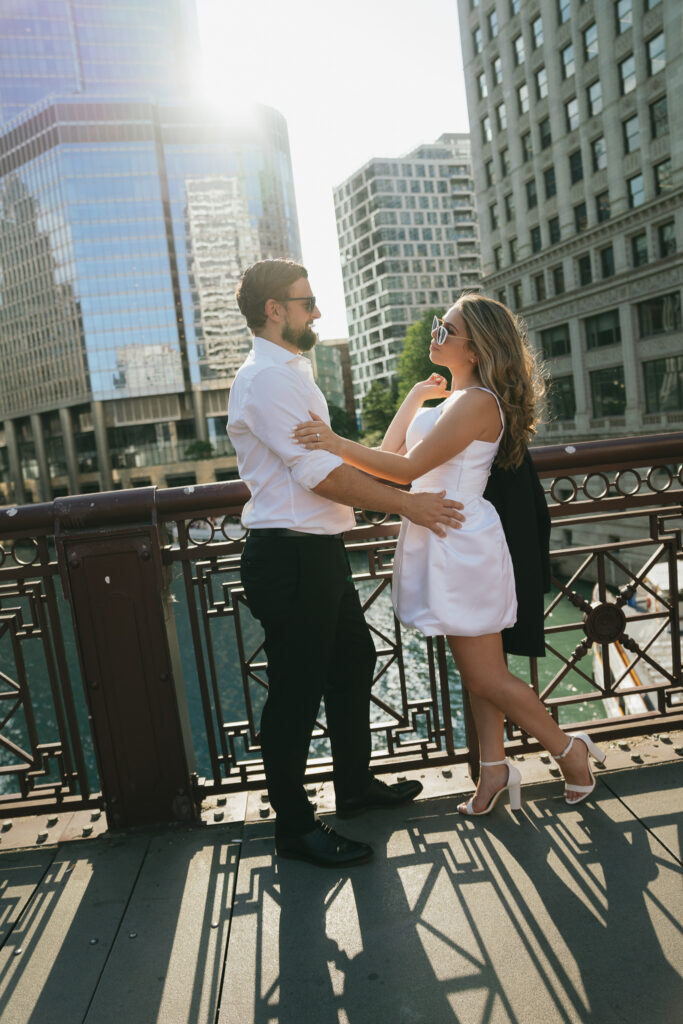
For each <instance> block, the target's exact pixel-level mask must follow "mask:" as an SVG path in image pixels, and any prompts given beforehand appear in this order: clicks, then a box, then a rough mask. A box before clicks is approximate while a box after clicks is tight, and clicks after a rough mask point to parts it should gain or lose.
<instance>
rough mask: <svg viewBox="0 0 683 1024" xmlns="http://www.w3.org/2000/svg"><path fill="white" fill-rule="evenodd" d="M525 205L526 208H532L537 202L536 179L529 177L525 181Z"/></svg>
mask: <svg viewBox="0 0 683 1024" xmlns="http://www.w3.org/2000/svg"><path fill="white" fill-rule="evenodd" d="M525 187H526V205H527V210H533V208H534V206H536V205H537V204H538V192H537V191H536V179H535V178H530V179H529V181H527V183H526V186H525Z"/></svg>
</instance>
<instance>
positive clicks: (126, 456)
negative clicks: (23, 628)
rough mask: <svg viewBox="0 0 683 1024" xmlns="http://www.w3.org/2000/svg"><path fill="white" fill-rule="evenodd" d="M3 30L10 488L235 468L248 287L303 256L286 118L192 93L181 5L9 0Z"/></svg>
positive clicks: (214, 475)
mask: <svg viewBox="0 0 683 1024" xmlns="http://www.w3.org/2000/svg"><path fill="white" fill-rule="evenodd" d="M20 15H21V16H20ZM0 37H1V41H0V53H1V55H2V58H3V59H2V60H1V61H0V69H1V70H0V113H1V115H2V118H3V119H4V122H2V123H0V354H1V356H2V359H1V360H0V428H1V429H0V474H1V477H2V482H1V483H0V489H1V490H2V496H1V497H2V498H4V500H5V501H7V500H12V501H17V502H21V501H26V500H29V501H30V500H50V499H51V498H53V497H55V496H59V495H61V494H65V493H72V494H73V493H78V492H81V491H95V490H108V489H111V488H117V487H128V486H142V485H147V484H150V483H154V484H157V483H166V484H179V483H194V482H207V481H210V480H213V479H221V478H223V477H224V476H227V475H232V473H233V471H234V469H235V460H234V453H233V452H232V449H231V447H230V444H229V441H228V438H227V437H226V434H225V418H226V409H227V395H228V389H229V387H230V383H231V381H232V379H233V377H234V374H235V372H236V369H237V367H238V366H239V365H240V363H241V361H242V359H243V357H244V354H245V352H246V351H248V348H249V344H250V335H249V332H248V331H247V329H246V326H245V324H244V321H243V318H242V317H241V316H240V315H239V311H238V310H237V306H236V303H235V300H234V292H235V287H236V284H237V281H238V279H239V276H240V273H241V271H242V270H243V269H244V267H245V266H247V265H248V264H250V263H253V262H254V261H255V260H257V259H260V258H263V257H267V256H290V257H291V256H293V257H298V256H299V253H300V243H299V231H298V224H297V216H296V208H295V202H294V191H293V183H292V169H291V160H290V154H289V142H288V136H287V127H286V123H285V121H284V118H283V117H282V116H281V115H280V114H279V113H278V112H277V111H275V110H272V109H270V108H266V107H255V108H253V109H252V110H247V109H245V111H244V114H245V116H244V117H242V118H241V119H240V122H239V123H234V122H232V121H228V120H222V119H221V117H220V115H218V114H217V113H216V111H214V110H210V109H209V108H207V107H202V106H200V105H199V104H198V102H195V101H194V100H192V98H191V86H192V73H193V68H196V65H197V62H198V50H197V44H196V32H195V27H194V5H193V4H188V3H185V2H184V0H149V2H147V3H145V4H144V5H132V4H129V3H127V2H124V0H107V2H106V3H104V2H99V0H95V2H93V3H90V4H88V5H87V7H86V6H83V5H72V4H68V5H67V4H58V3H52V4H50V5H45V6H44V7H43V6H41V5H28V6H27V7H26V9H25V10H22V11H19V9H18V7H17V5H16V4H11V3H10V4H7V3H4V2H0ZM41 90H42V93H41ZM188 97H190V98H188ZM197 442H202V443H203V444H201V445H199V446H197ZM209 446H211V447H209ZM198 452H202V453H204V454H206V453H207V452H213V454H214V455H216V456H217V459H216V460H207V459H203V460H201V461H199V462H197V461H196V457H197V453H198ZM0 500H1V498H0Z"/></svg>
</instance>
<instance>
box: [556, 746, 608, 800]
mask: <svg viewBox="0 0 683 1024" xmlns="http://www.w3.org/2000/svg"><path fill="white" fill-rule="evenodd" d="M574 740H581V742H582V743H584V744H585V746H586V768H587V769H588V774H589V775H590V777H591V782H590V786H577V785H575V784H574V783H571V784H570V783H568V782H567V780H566V779H565V780H564V794H565V796H564V800H565V803H567V804H569V805H570V806H571V805H573V804H580V803H581V801H582V800H585V799H586V798H587V797H589V796H590V795H591V793H592V792H593V790H594V789H595V787H596V786H597V779H596V778H595V776H594V775H593V772H592V769H591V765H590V759H591V757H592V758H593V759H594V760H595V761H597V762H598V764H604V763H605V759H606V757H607V754H606V753H605V752H604V750H601V749H600V747H598V746H596V744H595V743H593V740H592V739H591V738H590V736H587V735H586V733H585V732H575V733H574V734H573V735H572V736H570V737H569V743H568V744H567V746H566V747H565V748H564V750H563V751H562V753H561V754H553V757H554V759H555V760H556V761H561V760H562V758H564V757H566V756H567V754H568V753H569V751H570V750H571V749H572V747H573V746H574ZM567 793H581V796H579V797H577V798H576V800H568V799H567Z"/></svg>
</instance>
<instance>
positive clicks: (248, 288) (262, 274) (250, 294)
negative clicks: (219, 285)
mask: <svg viewBox="0 0 683 1024" xmlns="http://www.w3.org/2000/svg"><path fill="white" fill-rule="evenodd" d="M300 277H308V271H307V270H306V268H305V267H302V266H301V264H300V263H295V262H294V260H285V259H279V260H259V262H258V263H252V265H251V266H250V267H247V269H246V270H245V271H244V273H243V274H242V277H241V278H240V283H239V285H238V286H237V292H236V297H237V305H238V306H239V307H240V312H241V313H242V314H243V316H244V317H245V318H246V321H247V324H248V326H249V329H250V330H252V331H257V330H258V328H259V327H263V325H264V324H265V322H266V313H265V305H266V302H267V301H268V299H280V300H282V299H286V298H287V295H288V293H289V289H290V286H291V285H292V284H294V282H295V281H298V280H299V278H300Z"/></svg>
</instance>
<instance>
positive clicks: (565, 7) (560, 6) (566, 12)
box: [557, 0, 572, 25]
mask: <svg viewBox="0 0 683 1024" xmlns="http://www.w3.org/2000/svg"><path fill="white" fill-rule="evenodd" d="M571 15H572V3H571V0H557V20H558V22H559V23H560V25H564V23H565V21H569V19H570V18H571Z"/></svg>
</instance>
